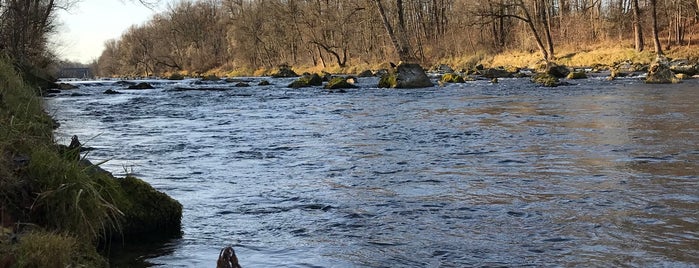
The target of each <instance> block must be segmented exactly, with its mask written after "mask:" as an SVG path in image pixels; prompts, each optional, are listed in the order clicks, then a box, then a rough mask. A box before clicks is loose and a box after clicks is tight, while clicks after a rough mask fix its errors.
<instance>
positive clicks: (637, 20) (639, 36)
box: [631, 0, 699, 52]
mask: <svg viewBox="0 0 699 268" xmlns="http://www.w3.org/2000/svg"><path fill="white" fill-rule="evenodd" d="M697 1H699V0H697ZM631 5H632V10H633V37H634V38H633V39H634V45H635V47H636V51H638V52H641V51H643V49H644V46H645V45H644V43H643V28H641V10H640V8H639V7H638V0H632V1H631Z"/></svg>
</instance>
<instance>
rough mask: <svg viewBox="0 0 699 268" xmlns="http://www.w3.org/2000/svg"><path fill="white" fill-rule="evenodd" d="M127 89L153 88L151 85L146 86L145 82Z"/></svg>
mask: <svg viewBox="0 0 699 268" xmlns="http://www.w3.org/2000/svg"><path fill="white" fill-rule="evenodd" d="M128 89H154V87H153V86H152V85H151V84H148V83H146V82H141V83H138V84H135V85H131V86H129V87H128Z"/></svg>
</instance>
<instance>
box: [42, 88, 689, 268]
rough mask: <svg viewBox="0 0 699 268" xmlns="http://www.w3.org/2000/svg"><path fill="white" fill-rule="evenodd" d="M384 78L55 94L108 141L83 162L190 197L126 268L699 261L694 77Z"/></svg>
mask: <svg viewBox="0 0 699 268" xmlns="http://www.w3.org/2000/svg"><path fill="white" fill-rule="evenodd" d="M374 80H375V79H374ZM374 80H371V79H369V80H365V81H360V83H362V85H363V86H364V87H365V88H362V89H356V90H349V91H348V92H347V93H346V94H328V93H325V92H323V91H322V90H321V89H318V88H310V89H303V90H290V89H287V88H283V87H282V86H272V87H255V86H253V87H250V88H244V89H236V88H231V89H230V90H228V91H215V92H214V91H203V92H198V91H184V92H170V91H167V90H164V89H167V87H168V86H167V85H165V86H163V87H162V88H158V89H155V90H146V91H132V92H127V93H125V94H121V95H116V96H114V95H101V94H93V92H94V91H98V90H101V88H93V87H84V88H82V89H80V90H81V91H82V92H80V93H81V94H76V95H72V96H71V95H59V96H58V97H57V98H53V99H49V100H48V101H47V102H48V104H49V106H50V107H51V109H52V110H54V111H56V112H55V117H56V119H57V120H59V122H60V123H61V128H60V129H58V132H57V136H58V137H64V139H66V138H67V137H70V136H71V135H74V134H77V135H79V136H81V137H83V136H87V137H97V138H95V139H92V140H91V141H90V142H89V144H87V145H88V146H91V147H93V148H95V150H93V151H91V152H90V155H89V157H90V158H93V159H97V160H100V159H109V160H110V161H109V162H107V163H106V164H104V165H103V167H105V168H106V169H108V170H111V171H114V172H116V173H120V172H121V173H123V172H124V170H125V169H127V170H130V171H132V172H137V173H139V174H142V175H141V176H142V177H144V179H146V180H147V181H148V182H149V183H151V184H153V185H154V186H155V187H156V188H158V189H160V190H162V191H164V192H166V193H168V194H169V195H171V196H173V197H174V198H175V199H177V200H179V201H180V202H181V203H182V204H183V205H184V216H183V229H184V230H183V231H184V237H183V238H182V239H180V240H176V241H172V242H170V243H167V244H165V245H154V246H153V245H144V246H139V247H127V248H124V249H123V250H119V249H112V252H113V254H112V255H113V256H118V257H116V258H115V263H118V264H119V265H122V263H123V265H126V266H128V265H129V264H130V263H132V264H133V265H139V264H144V265H153V266H167V267H172V266H174V267H192V266H212V265H213V264H214V263H215V261H216V259H217V257H218V253H219V250H220V249H221V248H222V247H224V246H227V245H233V246H234V247H235V248H236V253H237V254H238V257H239V258H240V261H241V264H242V265H243V266H244V267H248V266H250V267H268V266H284V267H357V266H359V267H408V266H418V267H439V266H444V267H473V266H514V267H519V266H679V267H684V266H690V267H691V266H693V265H696V264H697V263H699V257H697V256H699V232H698V231H697V226H698V224H699V215H698V214H697V211H699V193H698V192H697V190H696V189H699V177H698V176H699V174H697V170H699V167H698V166H697V163H699V149H698V148H697V143H698V142H699V109H697V106H696V105H697V104H696V103H699V93H697V90H696V88H697V87H698V85H699V81H697V80H688V81H686V82H685V83H683V84H678V85H668V86H664V85H660V86H658V85H645V84H643V83H641V82H639V81H637V80H633V79H627V80H623V79H622V80H617V81H613V82H608V81H604V80H601V79H588V80H582V81H580V82H577V81H576V82H575V83H578V84H574V85H571V86H566V87H559V88H555V89H549V88H539V87H536V86H534V85H532V84H531V83H529V82H528V81H527V80H522V79H502V80H501V81H500V83H499V84H490V83H487V81H476V82H469V83H465V84H450V85H448V86H446V87H439V88H438V87H435V88H428V89H418V90H382V89H376V88H367V87H370V86H368V85H372V84H375V81H374ZM287 82H288V81H286V80H284V81H274V84H278V85H285V84H286V83H287ZM98 92H101V91H98ZM98 134H99V136H98ZM68 140H69V139H68ZM133 260H136V261H137V263H133V262H132V261H133Z"/></svg>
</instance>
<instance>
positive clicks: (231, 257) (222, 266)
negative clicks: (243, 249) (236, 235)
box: [216, 246, 242, 268]
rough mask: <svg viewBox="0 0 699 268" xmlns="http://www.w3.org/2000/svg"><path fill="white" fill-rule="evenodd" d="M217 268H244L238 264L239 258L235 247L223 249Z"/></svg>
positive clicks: (219, 255)
mask: <svg viewBox="0 0 699 268" xmlns="http://www.w3.org/2000/svg"><path fill="white" fill-rule="evenodd" d="M216 268H242V267H240V264H238V256H236V255H235V250H233V247H230V246H228V247H225V248H223V249H221V253H219V254H218V262H217V263H216Z"/></svg>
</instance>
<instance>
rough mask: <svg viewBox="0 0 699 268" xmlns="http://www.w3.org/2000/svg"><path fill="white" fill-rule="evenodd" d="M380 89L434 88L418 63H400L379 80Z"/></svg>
mask: <svg viewBox="0 0 699 268" xmlns="http://www.w3.org/2000/svg"><path fill="white" fill-rule="evenodd" d="M378 86H379V87H380V88H423V87H431V86H434V84H432V81H431V80H430V78H429V77H427V74H426V73H425V70H424V69H423V68H422V66H420V65H419V64H416V63H403V62H401V63H399V64H398V65H397V66H396V68H395V69H394V70H393V71H392V72H390V73H389V74H387V75H384V76H382V77H381V80H379V85H378Z"/></svg>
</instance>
